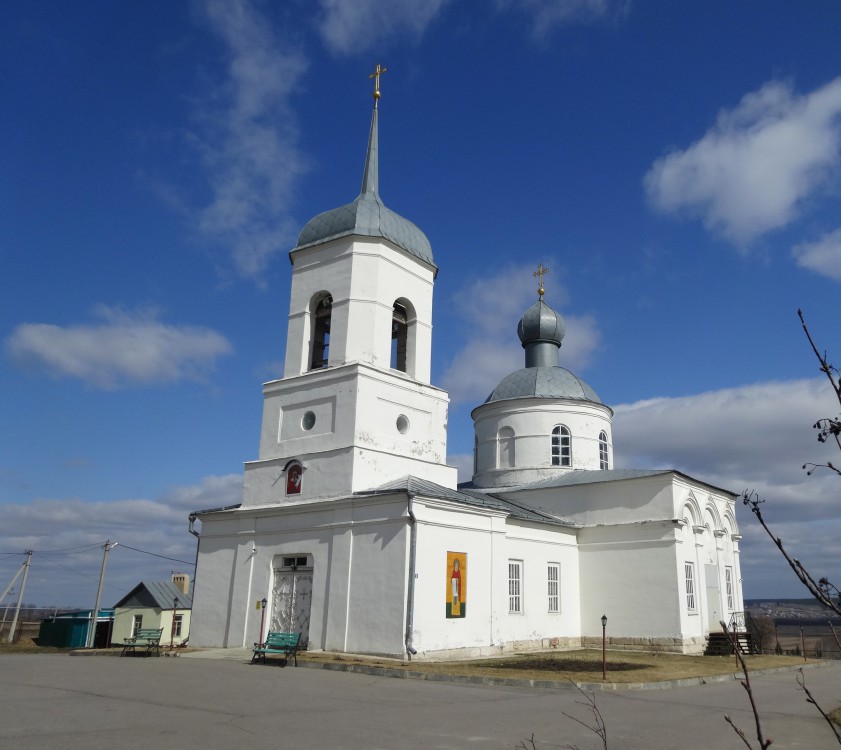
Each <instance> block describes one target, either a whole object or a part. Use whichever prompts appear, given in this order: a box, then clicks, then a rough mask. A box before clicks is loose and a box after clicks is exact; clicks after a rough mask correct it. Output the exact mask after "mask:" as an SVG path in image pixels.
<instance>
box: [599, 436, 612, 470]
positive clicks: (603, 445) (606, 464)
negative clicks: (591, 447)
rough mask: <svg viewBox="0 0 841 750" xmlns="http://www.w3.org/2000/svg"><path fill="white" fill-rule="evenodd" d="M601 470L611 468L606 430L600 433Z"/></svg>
mask: <svg viewBox="0 0 841 750" xmlns="http://www.w3.org/2000/svg"><path fill="white" fill-rule="evenodd" d="M599 468H600V469H609V468H610V461H609V460H608V458H607V434H606V433H605V432H604V430H602V431H601V432H600V433H599Z"/></svg>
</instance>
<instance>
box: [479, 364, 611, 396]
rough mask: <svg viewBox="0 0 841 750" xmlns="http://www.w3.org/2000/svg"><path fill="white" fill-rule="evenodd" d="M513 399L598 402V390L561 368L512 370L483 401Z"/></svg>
mask: <svg viewBox="0 0 841 750" xmlns="http://www.w3.org/2000/svg"><path fill="white" fill-rule="evenodd" d="M513 398H564V399H574V400H578V401H591V402H593V403H596V404H602V400H601V399H600V398H599V394H598V393H596V392H595V391H594V390H593V389H592V388H591V387H590V386H589V385H587V383H585V382H584V381H583V380H582V379H581V378H579V377H577V376H576V375H574V374H573V373H571V372H570V371H569V370H567V369H566V368H564V367H525V368H523V369H522V370H516V371H515V372H512V373H511V374H509V375H506V376H505V377H504V378H503V379H502V381H501V382H500V384H499V385H498V386H497V387H496V388H494V390H493V392H492V393H491V395H490V396H488V397H487V398H486V399H485V403H486V404H489V403H491V402H494V401H505V400H508V399H513ZM602 405H603V404H602Z"/></svg>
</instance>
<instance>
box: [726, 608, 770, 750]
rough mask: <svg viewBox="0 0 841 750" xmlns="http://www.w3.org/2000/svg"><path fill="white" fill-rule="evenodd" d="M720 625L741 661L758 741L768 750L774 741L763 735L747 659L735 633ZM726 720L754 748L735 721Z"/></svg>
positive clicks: (760, 745)
mask: <svg viewBox="0 0 841 750" xmlns="http://www.w3.org/2000/svg"><path fill="white" fill-rule="evenodd" d="M719 624H720V625H721V627H722V628H723V629H724V632H725V634H726V635H727V638H728V639H729V640H730V644H731V645H732V646H733V651H734V652H735V654H736V658H737V659H738V661H739V666H740V667H741V668H742V673H743V674H744V675H745V679H744V680H742V681H741V685H742V687H743V688H744V689H745V691H746V692H747V694H748V698H749V699H750V709H751V711H753V718H754V722H755V723H756V739H757V740H759V747H760V749H761V750H767V748H768V747H769V746H770V745H771V743H772V742H773V740H772V739H771V738H770V737H769V738H768V739H767V740H766V739H765V737H764V735H763V732H762V722H761V721H760V720H759V709H758V708H757V707H756V701H755V700H754V698H753V690H752V689H751V685H750V675H749V674H748V665H747V664H746V663H745V659H744V657H743V656H742V651H741V649H740V648H739V643H738V641H737V639H736V635H735V633H731V632H730V631H729V630H728V629H727V625H725V624H724V621H723V620H721V621H720V622H719ZM724 719H725V721H726V722H727V723H728V724H729V725H730V726H731V727H733V730H734V731H735V732H736V734H738V735H739V737H741V738H742V742H744V743H745V744H746V745H747V746H748V747H752V746H751V744H750V742H748V740H747V737H745V733H744V732H743V731H742V730H741V729H739V727H737V726H736V725H735V724H734V723H733V720H732V719H731V718H730V717H729V716H728V715H727V714H725V715H724Z"/></svg>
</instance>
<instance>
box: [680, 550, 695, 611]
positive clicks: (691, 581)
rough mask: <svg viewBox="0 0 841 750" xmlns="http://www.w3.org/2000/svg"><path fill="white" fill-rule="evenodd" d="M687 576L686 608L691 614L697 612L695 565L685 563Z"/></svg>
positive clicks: (684, 567)
mask: <svg viewBox="0 0 841 750" xmlns="http://www.w3.org/2000/svg"><path fill="white" fill-rule="evenodd" d="M683 569H684V573H685V576H686V608H687V609H688V610H689V611H690V612H694V611H695V563H691V562H688V563H684V566H683Z"/></svg>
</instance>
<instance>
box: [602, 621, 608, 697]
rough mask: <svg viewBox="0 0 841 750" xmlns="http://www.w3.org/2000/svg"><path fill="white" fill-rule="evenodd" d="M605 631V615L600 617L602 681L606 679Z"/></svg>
mask: <svg viewBox="0 0 841 750" xmlns="http://www.w3.org/2000/svg"><path fill="white" fill-rule="evenodd" d="M606 631H607V615H602V681H604V680H606V679H607V656H606V655H605V635H606Z"/></svg>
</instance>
